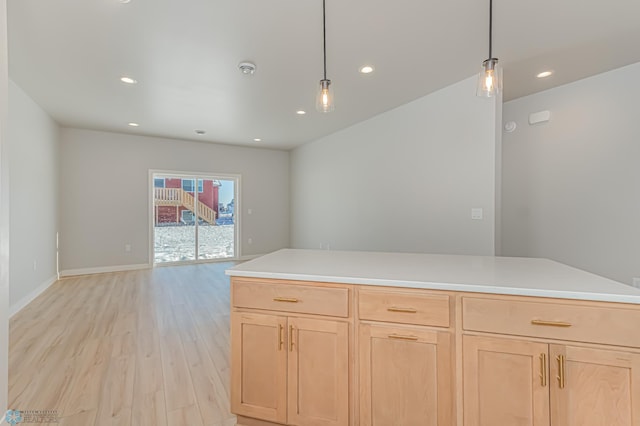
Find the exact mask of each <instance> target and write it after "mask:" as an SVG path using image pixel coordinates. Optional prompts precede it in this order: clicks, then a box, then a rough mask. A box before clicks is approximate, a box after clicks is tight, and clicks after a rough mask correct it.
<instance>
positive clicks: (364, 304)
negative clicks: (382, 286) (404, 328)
mask: <svg viewBox="0 0 640 426" xmlns="http://www.w3.org/2000/svg"><path fill="white" fill-rule="evenodd" d="M358 295H359V297H358V312H359V314H360V319H363V320H372V321H386V322H397V323H402V324H418V325H431V326H435V327H449V296H445V295H440V294H424V293H422V292H404V291H398V292H395V291H389V292H385V291H368V290H360V292H359V293H358Z"/></svg>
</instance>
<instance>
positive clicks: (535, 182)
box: [502, 64, 640, 283]
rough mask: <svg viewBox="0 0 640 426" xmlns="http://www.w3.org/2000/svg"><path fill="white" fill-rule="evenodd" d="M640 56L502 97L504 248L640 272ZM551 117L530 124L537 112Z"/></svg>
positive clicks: (613, 271) (624, 276)
mask: <svg viewBox="0 0 640 426" xmlns="http://www.w3.org/2000/svg"><path fill="white" fill-rule="evenodd" d="M639 78H640V64H634V65H630V66H627V67H624V68H621V69H618V70H614V71H611V72H607V73H604V74H600V75H597V76H594V77H591V78H588V79H585V80H581V81H578V82H575V83H572V84H568V85H565V86H562V87H558V88H555V89H551V90H548V91H545V92H541V93H538V94H535V95H531V96H527V97H524V98H521V99H517V100H514V101H511V102H507V103H506V104H505V105H504V113H503V122H505V123H506V122H508V121H515V122H516V123H517V124H518V128H517V129H516V131H515V132H513V133H505V134H504V135H503V194H502V195H503V199H502V224H503V226H502V253H503V254H504V255H509V256H533V257H546V258H550V259H553V260H557V261H559V262H563V263H567V264H569V265H572V266H575V267H578V268H581V269H585V270H587V271H590V272H594V273H596V274H599V275H604V276H606V277H609V278H612V279H615V280H618V281H622V282H625V283H631V282H632V277H640V166H639V161H640V120H639V118H638V111H639V108H638V102H639V100H640V83H639ZM541 110H550V111H551V114H552V116H551V121H550V122H548V123H546V124H538V125H534V126H530V125H529V124H528V123H527V120H528V115H529V113H531V112H537V111H541Z"/></svg>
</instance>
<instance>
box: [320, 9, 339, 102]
mask: <svg viewBox="0 0 640 426" xmlns="http://www.w3.org/2000/svg"><path fill="white" fill-rule="evenodd" d="M325 10H326V8H325V0H322V49H323V53H324V78H323V79H322V80H320V87H319V89H318V96H317V98H316V109H317V110H318V111H320V112H331V111H333V110H334V109H335V104H334V102H333V87H331V80H328V79H327V18H326V13H325Z"/></svg>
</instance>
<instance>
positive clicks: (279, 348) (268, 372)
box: [231, 312, 287, 423]
mask: <svg viewBox="0 0 640 426" xmlns="http://www.w3.org/2000/svg"><path fill="white" fill-rule="evenodd" d="M286 327H287V318H286V317H281V316H276V315H262V314H254V313H245V312H242V313H235V312H234V313H232V314H231V335H232V336H233V337H232V339H231V359H232V363H233V365H232V368H231V411H232V412H234V413H236V414H241V415H245V416H248V417H254V418H258V419H263V420H269V421H272V422H279V423H284V422H286V420H287V348H286V347H285V343H286V342H285V340H284V330H285V329H286Z"/></svg>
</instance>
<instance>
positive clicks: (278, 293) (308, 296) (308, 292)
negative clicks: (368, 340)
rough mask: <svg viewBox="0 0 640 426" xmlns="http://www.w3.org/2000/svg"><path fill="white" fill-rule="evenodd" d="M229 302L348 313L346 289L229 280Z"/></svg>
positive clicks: (284, 309)
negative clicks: (230, 299)
mask: <svg viewBox="0 0 640 426" xmlns="http://www.w3.org/2000/svg"><path fill="white" fill-rule="evenodd" d="M231 286H232V294H233V306H235V307H239V308H253V309H266V310H269V311H282V312H297V313H302V314H316V315H329V316H334V317H348V316H349V289H347V288H335V287H316V286H310V285H302V284H301V285H295V284H276V283H269V282H263V281H241V280H233V281H232V283H231Z"/></svg>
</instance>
